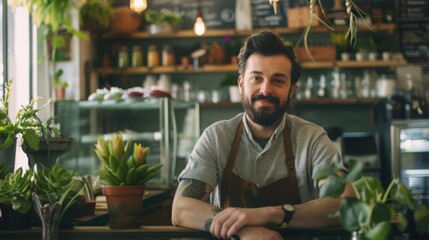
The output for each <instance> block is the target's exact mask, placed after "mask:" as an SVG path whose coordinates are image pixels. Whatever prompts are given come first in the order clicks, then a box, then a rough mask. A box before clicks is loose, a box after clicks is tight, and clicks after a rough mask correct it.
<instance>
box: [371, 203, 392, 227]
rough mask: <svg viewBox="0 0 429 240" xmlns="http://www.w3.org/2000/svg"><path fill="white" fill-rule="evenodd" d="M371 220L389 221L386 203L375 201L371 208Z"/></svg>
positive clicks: (376, 221)
mask: <svg viewBox="0 0 429 240" xmlns="http://www.w3.org/2000/svg"><path fill="white" fill-rule="evenodd" d="M371 220H372V222H373V223H375V224H378V223H380V222H389V221H390V209H389V207H388V206H387V205H386V204H382V203H376V204H375V206H374V208H373V209H372V214H371Z"/></svg>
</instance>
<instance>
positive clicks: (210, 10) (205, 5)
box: [148, 0, 235, 29]
mask: <svg viewBox="0 0 429 240" xmlns="http://www.w3.org/2000/svg"><path fill="white" fill-rule="evenodd" d="M148 8H149V9H152V10H157V11H159V10H162V9H167V10H170V11H173V12H176V13H177V14H179V15H180V16H181V17H182V18H183V23H182V29H192V28H193V27H194V22H195V17H196V14H197V9H198V8H200V9H201V11H202V14H203V19H204V22H205V24H206V26H207V28H208V29H223V28H235V1H231V0H148Z"/></svg>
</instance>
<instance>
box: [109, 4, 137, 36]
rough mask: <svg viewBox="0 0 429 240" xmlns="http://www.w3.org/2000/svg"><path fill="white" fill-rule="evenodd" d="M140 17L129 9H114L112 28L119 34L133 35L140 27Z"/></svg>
mask: <svg viewBox="0 0 429 240" xmlns="http://www.w3.org/2000/svg"><path fill="white" fill-rule="evenodd" d="M140 22H141V20H140V17H139V15H137V14H135V13H134V12H133V10H131V9H130V8H129V7H117V8H114V9H113V12H112V17H111V22H110V28H111V30H112V32H114V33H117V34H131V33H134V32H135V31H137V29H138V28H139V26H140Z"/></svg>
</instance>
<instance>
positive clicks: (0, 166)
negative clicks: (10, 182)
mask: <svg viewBox="0 0 429 240" xmlns="http://www.w3.org/2000/svg"><path fill="white" fill-rule="evenodd" d="M11 168H12V167H11V166H8V165H6V163H0V180H1V179H4V178H5V177H6V176H7V175H8V174H9V173H10V170H11Z"/></svg>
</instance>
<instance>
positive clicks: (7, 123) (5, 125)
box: [0, 81, 16, 170]
mask: <svg viewBox="0 0 429 240" xmlns="http://www.w3.org/2000/svg"><path fill="white" fill-rule="evenodd" d="M4 90H5V93H4V97H3V98H1V99H0V161H2V162H4V163H6V164H7V165H8V166H12V165H13V162H14V159H15V146H16V128H15V124H14V123H13V122H12V120H11V119H10V117H9V112H8V111H9V97H10V93H11V90H12V81H9V82H6V83H5V88H4ZM10 170H13V169H12V168H10Z"/></svg>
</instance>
